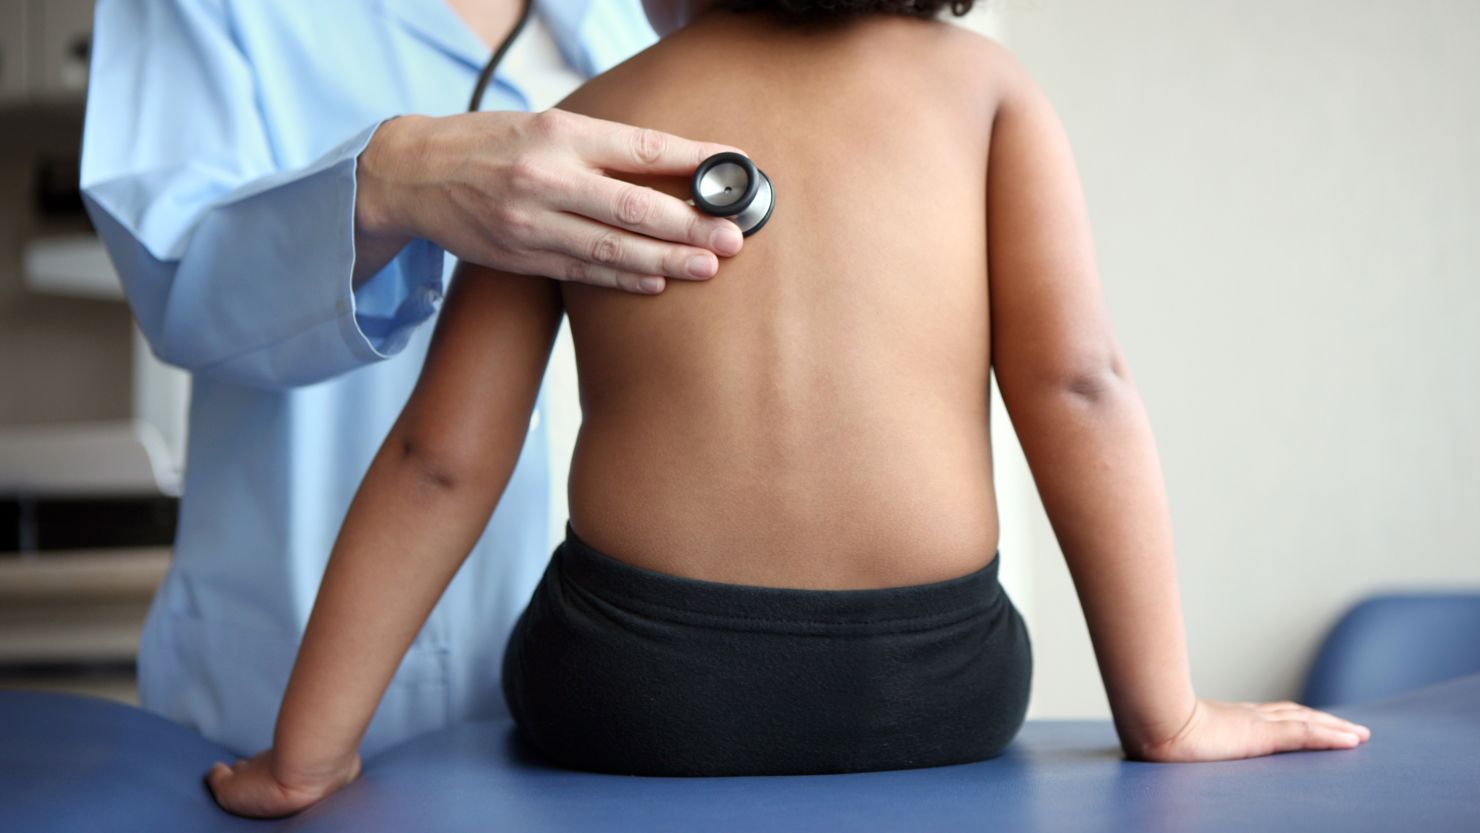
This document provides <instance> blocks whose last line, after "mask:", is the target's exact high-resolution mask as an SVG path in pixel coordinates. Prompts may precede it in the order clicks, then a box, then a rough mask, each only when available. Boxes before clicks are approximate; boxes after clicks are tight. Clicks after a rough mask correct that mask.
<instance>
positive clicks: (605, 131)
mask: <svg viewBox="0 0 1480 833" xmlns="http://www.w3.org/2000/svg"><path fill="white" fill-rule="evenodd" d="M580 118H581V119H583V120H584V124H582V125H581V126H580V127H578V128H577V129H576V130H575V131H574V135H573V136H572V140H573V141H572V143H573V145H574V147H575V150H576V152H577V153H578V154H579V155H580V156H581V157H582V158H583V159H585V160H586V161H587V162H588V163H590V164H592V165H595V166H597V167H600V168H604V169H606V170H609V171H621V172H623V173H629V174H653V175H656V176H665V175H666V176H685V175H688V174H691V173H693V172H694V169H695V168H697V167H699V163H700V162H703V161H704V160H705V159H708V158H709V157H711V156H713V155H715V154H716V153H724V152H726V151H731V152H734V153H741V154H743V153H744V151H742V150H740V149H739V148H736V147H731V146H730V145H722V144H718V143H716V142H695V141H692V140H690V139H685V138H683V137H682V136H675V135H673V134H672V133H664V132H663V131H661V130H653V129H652V128H650V127H633V126H632V125H628V124H621V123H620V122H613V121H603V120H601V119H593V118H589V117H586V116H581V117H580Z"/></svg>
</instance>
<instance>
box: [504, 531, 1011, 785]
mask: <svg viewBox="0 0 1480 833" xmlns="http://www.w3.org/2000/svg"><path fill="white" fill-rule="evenodd" d="M1031 671H1032V657H1031V653H1030V650H1029V644H1028V635H1027V631H1026V629H1025V628H1024V626H1023V620H1022V618H1021V617H1020V616H1019V615H1018V612H1017V610H1016V608H1014V607H1013V605H1012V602H1011V601H1010V600H1009V599H1008V598H1007V594H1006V593H1005V592H1004V591H1003V590H1002V587H1001V585H999V584H998V583H997V559H996V558H994V559H993V560H992V562H991V563H990V564H988V565H987V566H986V567H983V568H982V569H980V570H978V571H976V572H974V573H971V574H969V575H965V576H960V577H957V578H953V579H949V580H946V581H941V582H934V583H931V584H919V585H910V586H906V587H890V588H883V589H867V590H809V589H799V588H798V589H793V588H774V587H755V586H750V585H741V584H726V583H721V582H711V581H698V580H694V579H688V578H681V577H679V576H673V575H669V574H666V573H659V572H655V571H652V570H647V569H644V568H641V567H636V566H633V565H630V564H627V563H625V562H622V561H618V560H617V559H614V558H612V557H611V556H607V555H603V554H602V553H600V552H597V551H596V550H594V549H592V548H591V547H590V546H588V545H586V544H585V543H583V542H582V541H581V540H580V539H578V538H577V537H576V534H575V531H574V530H572V529H571V528H570V527H569V525H567V527H566V540H565V542H564V543H563V544H561V545H560V547H559V548H557V549H556V550H555V554H554V556H553V557H552V558H551V560H550V564H549V566H548V567H547V568H546V570H545V574H544V576H543V577H542V578H541V579H540V583H539V585H538V586H537V587H536V588H535V591H534V595H533V597H532V598H531V599H530V602H529V606H528V607H527V608H525V610H524V613H523V615H521V616H520V618H519V621H518V623H517V624H516V625H515V627H514V631H513V633H512V634H511V635H510V639H509V645H508V650H507V651H506V652H505V655H504V665H503V693H504V697H505V699H506V700H507V702H508V704H509V710H510V712H511V713H512V714H513V715H514V720H515V722H516V724H517V725H518V729H519V733H520V735H521V736H522V737H523V738H524V739H525V740H526V741H527V742H528V743H529V744H530V745H532V746H533V747H534V748H535V749H536V750H537V751H538V752H539V753H541V754H542V755H543V756H544V757H546V758H547V759H549V760H550V761H552V762H554V763H556V764H558V765H561V766H565V767H569V768H572V769H582V770H590V771H596V772H611V773H624V774H632V775H781V774H808V773H839V772H861V771H868V770H879V769H910V768H914V767H927V766H939V765H943V764H955V763H965V762H969V761H979V760H982V759H985V758H989V757H991V756H993V755H996V754H997V753H999V752H1001V751H1002V749H1003V747H1005V746H1007V744H1008V742H1009V741H1011V740H1012V738H1013V736H1014V735H1016V734H1017V731H1018V729H1019V728H1021V727H1022V723H1023V716H1024V712H1025V710H1026V709H1027V703H1028V683H1029V677H1030V675H1031Z"/></svg>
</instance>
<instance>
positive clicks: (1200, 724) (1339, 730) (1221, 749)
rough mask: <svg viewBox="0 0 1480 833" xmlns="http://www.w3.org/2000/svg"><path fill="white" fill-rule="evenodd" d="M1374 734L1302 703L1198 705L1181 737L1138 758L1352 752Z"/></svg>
mask: <svg viewBox="0 0 1480 833" xmlns="http://www.w3.org/2000/svg"><path fill="white" fill-rule="evenodd" d="M1371 737H1372V731H1371V730H1370V729H1368V728H1367V727H1366V726H1361V725H1358V724H1356V723H1352V722H1350V721H1347V720H1342V719H1341V718H1339V717H1337V716H1335V715H1332V714H1327V713H1326V712H1322V711H1316V710H1315V709H1312V708H1308V707H1306V706H1302V705H1300V704H1298V703H1290V702H1283V703H1221V702H1218V701H1216V700H1198V701H1197V703H1196V705H1195V706H1194V707H1193V710H1192V716H1191V717H1190V718H1189V719H1188V721H1187V723H1186V724H1185V725H1184V726H1183V727H1182V729H1181V730H1180V731H1179V732H1177V734H1176V735H1174V736H1172V737H1170V738H1167V739H1165V740H1163V741H1161V742H1159V743H1153V744H1149V745H1147V746H1145V747H1143V748H1140V749H1129V748H1128V749H1127V750H1126V751H1127V753H1128V754H1129V756H1130V757H1132V758H1138V759H1140V760H1143V761H1158V762H1162V763H1190V762H1194V761H1227V760H1233V759H1237V758H1257V757H1259V756H1261V755H1273V754H1275V753H1276V752H1298V751H1302V750H1318V749H1351V748H1353V747H1356V746H1359V745H1361V744H1363V743H1365V742H1366V741H1367V740H1368V739H1369V738H1371Z"/></svg>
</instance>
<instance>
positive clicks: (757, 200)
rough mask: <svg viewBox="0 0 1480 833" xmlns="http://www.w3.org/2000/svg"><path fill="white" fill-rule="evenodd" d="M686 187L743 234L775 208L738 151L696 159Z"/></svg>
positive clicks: (757, 172)
mask: <svg viewBox="0 0 1480 833" xmlns="http://www.w3.org/2000/svg"><path fill="white" fill-rule="evenodd" d="M533 9H534V3H533V0H524V3H523V6H522V8H521V9H520V10H519V19H518V20H516V21H515V22H514V28H513V29H511V30H509V34H508V35H506V36H505V37H504V39H503V42H502V43H500V44H499V45H498V48H497V49H495V50H493V56H492V57H490V58H489V59H488V63H486V64H484V65H483V71H482V72H480V73H478V80H477V82H476V83H475V84H474V85H473V98H472V100H471V101H470V102H469V103H468V112H470V113H474V112H477V111H478V110H479V108H480V107H481V106H482V104H483V92H484V91H485V90H486V89H488V82H489V81H490V80H492V79H493V71H494V69H496V68H497V67H498V65H499V62H500V61H502V60H503V59H504V55H505V54H507V53H508V51H509V47H510V46H512V45H513V43H514V39H515V38H517V37H519V33H520V32H521V31H523V29H524V24H526V23H528V22H529V15H530V12H531V11H533ZM689 190H691V191H693V199H691V200H689V201H688V202H689V205H692V206H694V207H695V208H697V209H699V210H700V211H702V212H704V213H705V214H708V215H710V216H712V217H727V218H729V220H730V221H731V222H733V223H734V224H735V225H737V226H739V227H740V233H741V234H743V235H745V236H746V237H749V236H750V235H752V234H755V233H756V232H758V231H760V230H761V227H762V226H764V225H765V224H766V221H767V220H769V219H771V212H772V211H773V210H775V208H776V191H775V189H774V188H772V187H771V178H770V177H768V176H766V173H765V171H762V170H761V169H760V168H757V167H756V166H755V163H754V162H752V161H750V159H749V158H748V157H746V156H745V155H743V154H739V153H734V152H729V151H727V152H725V153H716V154H715V155H713V156H711V157H709V158H708V159H705V160H704V161H703V162H700V163H699V167H698V168H696V169H695V170H694V179H693V181H692V182H691V183H690V184H689Z"/></svg>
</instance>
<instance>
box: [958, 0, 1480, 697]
mask: <svg viewBox="0 0 1480 833" xmlns="http://www.w3.org/2000/svg"><path fill="white" fill-rule="evenodd" d="M977 23H978V24H979V25H980V24H985V25H986V27H987V28H988V29H989V30H991V31H992V32H993V33H994V34H996V35H997V36H998V37H999V38H1001V39H1002V40H1004V41H1005V42H1006V44H1007V45H1008V46H1009V47H1010V48H1011V49H1012V50H1013V51H1014V52H1015V53H1016V54H1017V55H1018V57H1019V58H1020V59H1021V60H1022V61H1023V62H1024V63H1025V64H1026V65H1027V67H1028V68H1029V69H1030V71H1032V72H1033V74H1034V75H1035V77H1037V79H1038V80H1039V82H1040V83H1041V84H1042V85H1043V87H1044V88H1045V89H1046V90H1047V92H1048V94H1049V96H1050V98H1052V99H1053V101H1054V102H1055V104H1056V106H1057V108H1058V110H1059V112H1060V115H1061V116H1062V118H1063V120H1064V122H1065V124H1066V126H1067V129H1068V131H1069V134H1070V137H1071V138H1072V140H1073V142H1074V146H1075V149H1076V153H1077V155H1078V159H1079V163H1080V167H1081V173H1082V176H1083V178H1084V183H1085V188H1086V192H1087V194H1088V199H1089V204H1090V210H1091V213H1092V217H1093V220H1094V223H1095V237H1096V242H1097V246H1098V249H1099V253H1100V265H1101V270H1102V276H1103V281H1104V286H1105V290H1106V294H1107V297H1108V300H1109V305H1110V310H1111V314H1112V316H1113V318H1114V321H1115V324H1116V327H1117V330H1118V333H1119V336H1120V339H1121V342H1122V344H1123V345H1124V347H1125V349H1126V352H1127V354H1128V357H1129V361H1130V365H1131V367H1132V371H1133V373H1134V375H1135V378H1136V380H1137V383H1138V385H1139V387H1140V390H1141V394H1142V396H1143V398H1144V400H1145V402H1146V404H1147V407H1148V410H1149V412H1150V414H1151V420H1152V424H1153V426H1154V428H1155V430H1156V435H1157V440H1158V446H1159V448H1160V451H1161V455H1162V459H1163V464H1164V467H1165V472H1166V477H1167V483H1168V488H1169V491H1170V495H1171V503H1172V512H1173V518H1174V521H1173V523H1174V528H1175V533H1176V538H1177V543H1178V551H1179V564H1180V569H1181V571H1182V588H1183V595H1184V600H1185V605H1186V609H1187V626H1188V632H1189V638H1190V641H1191V646H1192V656H1193V667H1194V678H1195V681H1196V683H1197V686H1198V688H1199V690H1200V691H1201V692H1202V693H1203V694H1205V695H1207V696H1213V697H1221V698H1238V699H1245V698H1274V697H1285V696H1290V695H1293V694H1295V693H1297V691H1298V687H1299V684H1300V680H1301V679H1302V676H1303V673H1304V670H1305V668H1306V667H1307V664H1308V662H1309V660H1310V658H1311V655H1312V652H1313V651H1314V649H1315V646H1316V644H1317V643H1318V641H1319V639H1320V638H1321V636H1322V635H1323V633H1324V630H1325V628H1327V627H1328V626H1329V624H1330V623H1331V622H1332V621H1333V619H1334V618H1335V617H1336V616H1337V615H1339V613H1340V612H1341V611H1342V610H1344V609H1345V608H1346V607H1347V606H1348V605H1350V604H1351V603H1352V602H1353V601H1355V600H1356V599H1358V598H1360V597H1361V596H1363V595H1365V594H1368V593H1371V592H1373V591H1377V590H1382V589H1388V588H1397V587H1427V588H1432V587H1454V586H1468V587H1471V588H1477V589H1480V234H1477V231H1480V50H1477V49H1475V48H1474V45H1475V42H1476V38H1477V37H1480V3H1474V2H1469V0H1414V1H1413V2H1407V3H1401V4H1398V3H1388V2H1377V0H1299V2H1292V3H1250V2H1234V0H1197V2H1187V0H1118V1H1117V2H1106V1H1105V0H1099V1H1098V2H1096V1H1095V0H1033V2H1024V0H1007V2H1005V3H998V4H995V5H994V7H993V9H992V10H991V11H989V12H987V13H986V14H985V15H983V16H982V17H980V18H979V19H978V21H977ZM1001 427H1003V426H1000V425H999V428H1001ZM998 435H999V437H1000V438H1002V439H1005V440H1009V441H1010V437H1008V436H1006V432H1005V431H999V432H998ZM1016 453H1017V452H1016V449H1011V450H1010V451H1009V452H1008V453H1004V454H1003V455H1002V464H1001V465H1000V468H999V472H998V480H999V487H1000V488H1001V489H1002V491H1003V496H1002V500H1003V504H1004V522H1005V524H1007V528H1006V529H1005V530H1004V538H1003V555H1004V573H1005V574H1007V579H1008V583H1009V589H1010V590H1011V591H1012V592H1013V593H1014V594H1016V595H1017V596H1018V597H1019V601H1020V606H1021V607H1023V608H1024V609H1025V614H1026V615H1027V617H1028V620H1029V627H1030V629H1031V632H1032V636H1033V639H1034V643H1035V648H1036V652H1037V668H1036V674H1035V693H1034V701H1033V709H1032V713H1033V714H1034V715H1035V716H1039V717H1046V716H1071V715H1099V714H1104V713H1105V701H1104V697H1103V694H1102V692H1101V689H1100V686H1099V678H1098V674H1097V672H1096V670H1095V667H1094V664H1093V655H1092V653H1091V652H1090V649H1089V645H1088V640H1087V636H1086V634H1085V630H1084V625H1083V622H1082V618H1081V614H1080V611H1079V609H1078V606H1077V603H1076V602H1075V599H1074V596H1073V592H1072V588H1071V585H1070V584H1069V581H1068V577H1067V572H1066V571H1065V569H1064V568H1063V565H1062V557H1061V555H1060V554H1059V552H1058V549H1057V547H1056V545H1055V543H1054V540H1053V535H1052V533H1051V531H1050V530H1049V528H1048V526H1047V521H1046V519H1045V518H1044V517H1043V511H1042V508H1041V506H1039V505H1038V504H1037V501H1036V496H1035V495H1034V494H1033V492H1032V484H1031V482H1030V481H1029V480H1028V479H1027V474H1026V469H1025V468H1024V467H1023V466H1022V464H1021V460H1020V459H1019V458H1017V457H1016V456H1015V455H1016ZM1015 562H1024V566H1023V567H1022V568H1020V569H1018V570H1016V571H1012V572H1009V571H1008V565H1010V564H1013V563H1015Z"/></svg>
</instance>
